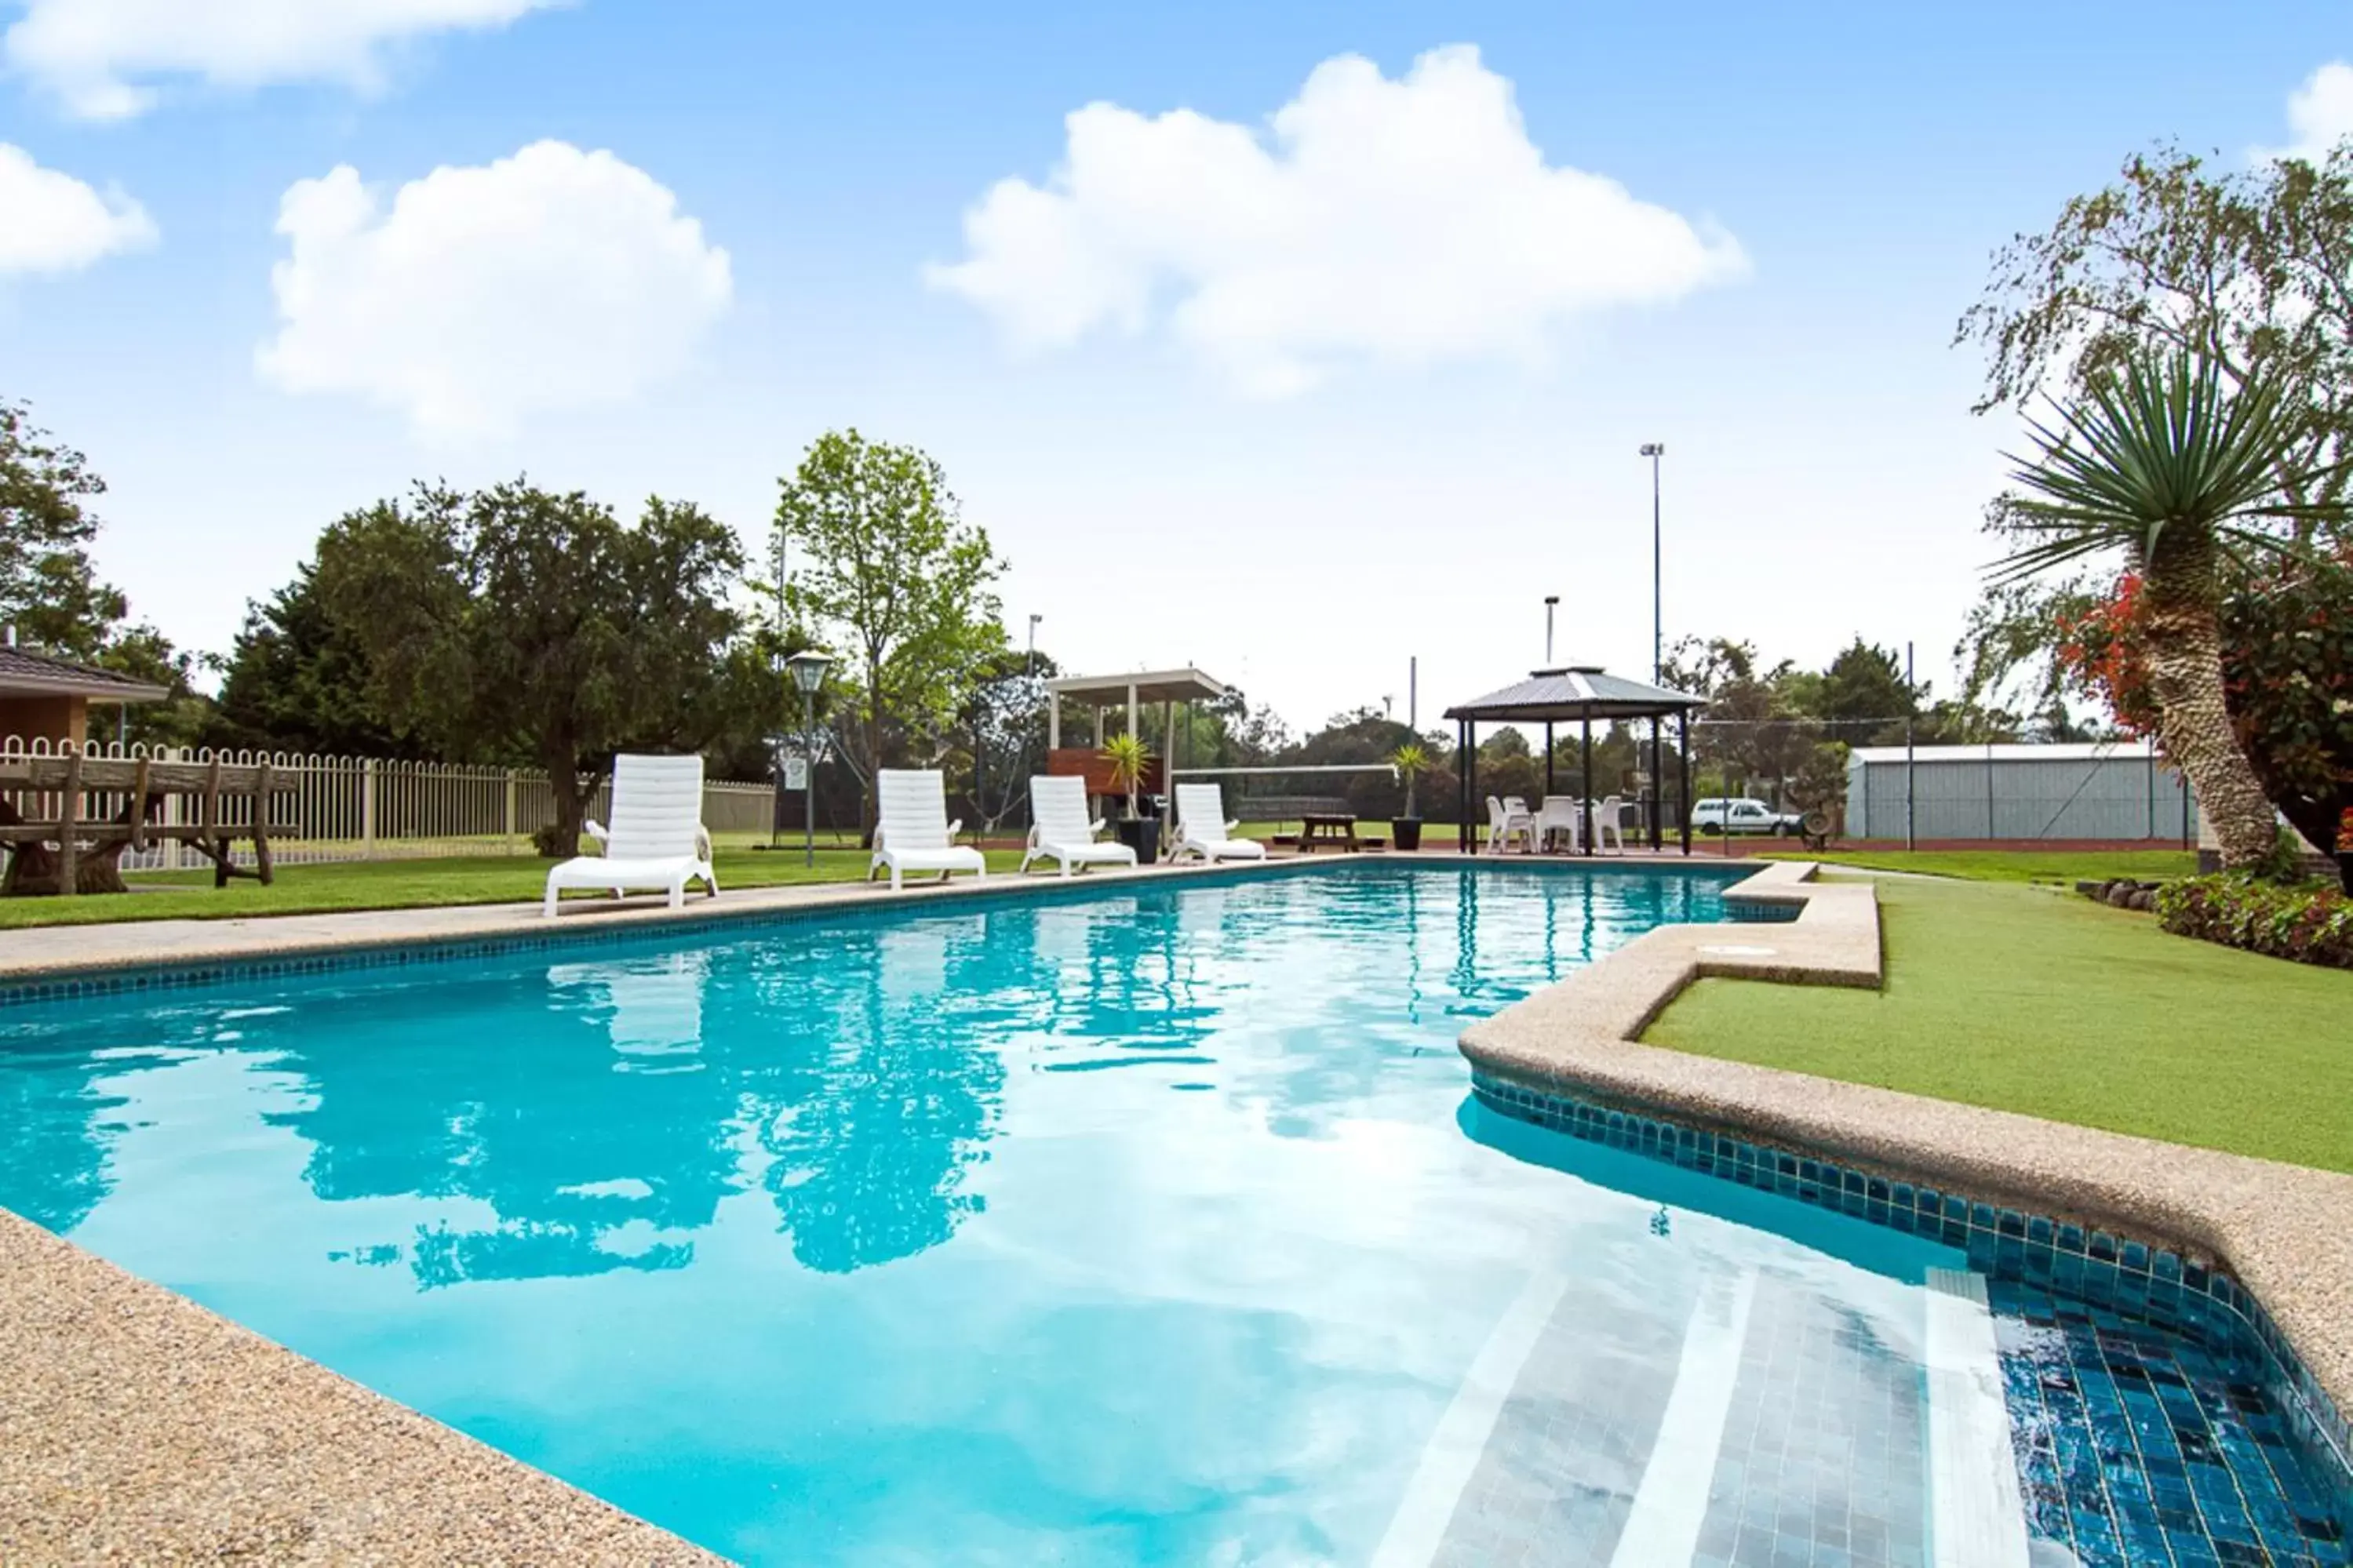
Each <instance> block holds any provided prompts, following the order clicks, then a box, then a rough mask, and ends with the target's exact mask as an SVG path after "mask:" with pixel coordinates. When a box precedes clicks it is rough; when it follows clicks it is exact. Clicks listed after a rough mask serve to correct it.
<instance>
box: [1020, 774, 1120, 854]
mask: <svg viewBox="0 0 2353 1568" xmlns="http://www.w3.org/2000/svg"><path fill="white" fill-rule="evenodd" d="M1029 816H1030V818H1031V823H1032V826H1031V827H1030V829H1029V847H1027V848H1025V849H1024V850H1023V851H1022V853H1021V869H1022V870H1023V871H1027V870H1029V863H1030V862H1031V861H1032V860H1053V861H1056V862H1058V863H1060V866H1061V868H1062V875H1063V876H1065V877H1067V876H1069V875H1070V874H1071V868H1072V867H1074V866H1133V865H1134V864H1135V851H1134V850H1133V849H1131V848H1129V847H1127V846H1126V845H1124V844H1106V843H1103V842H1102V841H1100V840H1098V839H1097V838H1096V837H1095V835H1096V834H1098V833H1101V832H1102V831H1103V823H1102V821H1101V820H1100V819H1097V820H1094V821H1089V820H1088V819H1087V781H1086V780H1084V779H1082V778H1079V777H1077V776H1075V775H1073V774H1069V773H1063V774H1058V775H1055V776H1053V777H1048V776H1047V775H1045V774H1043V773H1038V774H1033V775H1031V777H1030V780H1029Z"/></svg>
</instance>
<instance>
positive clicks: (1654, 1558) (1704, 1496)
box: [1609, 1269, 1757, 1568]
mask: <svg viewBox="0 0 2353 1568" xmlns="http://www.w3.org/2000/svg"><path fill="white" fill-rule="evenodd" d="M1756 1299H1757V1274H1756V1271H1755V1270H1753V1269H1751V1270H1749V1271H1747V1272H1745V1273H1743V1274H1740V1275H1738V1276H1737V1277H1736V1278H1734V1279H1731V1280H1730V1281H1729V1282H1725V1281H1715V1282H1714V1284H1713V1286H1712V1288H1711V1289H1708V1290H1706V1291H1705V1292H1704V1293H1703V1294H1702V1295H1701V1297H1700V1300H1699V1305H1698V1306H1697V1307H1696V1308H1694V1310H1693V1312H1692V1316H1691V1323H1690V1325H1689V1326H1688V1327H1687V1328H1686V1329H1685V1330H1684V1331H1683V1358H1682V1360H1681V1361H1680V1362H1679V1363H1677V1365H1676V1368H1675V1383H1674V1387H1673V1389H1672V1391H1671V1392H1670V1393H1669V1394H1668V1395H1667V1407H1666V1410H1665V1412H1664V1414H1662V1415H1661V1416H1660V1417H1659V1432H1658V1436H1656V1437H1654V1438H1653V1439H1651V1458H1650V1462H1649V1463H1648V1464H1647V1465H1645V1466H1644V1467H1643V1468H1642V1480H1641V1485H1640V1486H1639V1487H1638V1488H1636V1489H1635V1492H1634V1506H1633V1509H1632V1510H1631V1511H1630V1513H1629V1514H1628V1515H1627V1517H1626V1527H1625V1529H1624V1530H1623V1531H1620V1533H1619V1536H1618V1549H1617V1551H1616V1552H1613V1553H1612V1554H1611V1556H1610V1559H1609V1562H1610V1568H1652V1565H1655V1564H1658V1563H1689V1562H1690V1561H1691V1560H1692V1554H1693V1553H1694V1552H1696V1551H1697V1550H1698V1548H1699V1537H1700V1531H1701V1529H1702V1528H1703V1527H1704V1525H1705V1524H1706V1522H1707V1511H1708V1487H1709V1483H1710V1482H1711V1481H1712V1480H1713V1479H1715V1460H1716V1454H1717V1452H1718V1451H1719V1450H1720V1449H1721V1448H1722V1447H1724V1424H1725V1418H1726V1417H1728V1416H1729V1415H1731V1413H1732V1391H1733V1388H1734V1386H1735V1385H1736V1384H1737V1383H1738V1382H1739V1378H1740V1361H1741V1348H1742V1346H1743V1345H1744V1344H1745V1343H1746V1341H1747V1338H1748V1312H1749V1309H1750V1307H1751V1306H1752V1305H1753V1304H1754V1302H1755V1301H1756Z"/></svg>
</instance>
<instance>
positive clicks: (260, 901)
mask: <svg viewBox="0 0 2353 1568" xmlns="http://www.w3.org/2000/svg"><path fill="white" fill-rule="evenodd" d="M869 859H870V857H869V855H868V854H867V852H866V851H865V850H863V849H856V848H841V849H830V848H827V847H822V846H820V847H818V851H817V865H816V867H815V868H814V869H811V868H805V867H804V866H803V865H802V864H801V851H800V849H799V848H798V847H789V848H786V849H779V850H774V851H770V850H754V849H748V848H730V847H726V846H724V845H723V846H721V847H720V848H719V851H718V854H717V856H716V857H715V859H714V862H713V869H715V870H716V871H717V872H718V873H719V886H720V887H721V888H722V889H730V888H765V887H776V886H779V885H782V884H786V883H796V882H841V881H856V880H858V879H860V878H861V877H863V876H865V875H866V868H867V864H868V861H869ZM1020 863H1021V856H1020V854H1019V852H1018V851H1008V850H998V849H992V850H990V851H988V868H989V869H990V870H991V871H1010V870H1012V869H1013V868H1015V867H1016V866H1018V865H1019V864H1020ZM547 868H548V862H547V861H545V860H542V859H539V858H535V857H532V856H499V855H490V856H479V857H468V858H442V859H429V860H354V861H346V862H341V863H337V864H332V865H324V866H281V867H280V868H278V875H277V879H276V880H274V881H272V882H271V883H270V884H269V886H268V887H266V888H265V887H263V886H262V885H261V884H260V883H259V882H254V881H248V880H246V879H237V880H236V881H233V882H231V883H230V884H229V885H228V886H227V887H226V888H215V887H214V886H213V885H212V880H213V874H212V872H211V871H210V870H202V871H180V872H171V873H153V874H148V875H140V874H135V873H134V874H132V875H130V876H127V877H125V878H124V880H125V881H127V882H129V883H130V884H131V885H132V887H133V888H134V889H138V890H137V891H134V892H130V893H108V894H95V895H90V896H87V897H82V898H72V899H0V931H5V930H9V929H12V928H21V927H26V926H48V925H94V924H101V923H105V922H109V921H135V920H230V919H235V918H237V917H239V916H244V915H293V914H317V913H320V912H322V911H324V910H399V909H426V908H431V907H434V906H438V905H445V904H501V903H514V902H520V901H522V900H535V899H537V898H538V897H539V896H540V894H541V891H542V890H543V889H544V888H545V887H546V884H547ZM586 896H587V895H585V894H580V893H574V894H571V895H570V897H571V898H574V899H581V898H585V897H586ZM701 897H702V893H701V891H700V889H696V890H694V891H691V892H690V893H689V894H688V899H689V900H690V901H691V900H695V899H699V898H701Z"/></svg>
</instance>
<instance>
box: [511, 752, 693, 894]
mask: <svg viewBox="0 0 2353 1568" xmlns="http://www.w3.org/2000/svg"><path fill="white" fill-rule="evenodd" d="M612 817H613V825H612V826H611V827H610V828H609V829H607V828H606V827H603V826H599V825H597V824H596V823H594V822H591V823H589V824H587V825H586V828H587V833H588V837H591V838H594V839H596V841H597V843H598V844H600V845H601V846H603V847H604V851H605V852H604V853H603V854H601V855H576V856H575V857H573V858H571V859H569V860H566V861H565V862H563V863H562V864H561V865H558V866H554V867H552V868H549V870H548V873H547V893H546V896H545V898H544V899H543V900H541V903H540V913H541V914H542V915H543V916H553V915H554V913H555V903H556V900H557V898H558V896H559V895H561V894H562V893H563V891H564V890H565V889H567V888H596V889H611V890H612V894H613V896H614V897H615V898H619V897H620V896H621V895H622V894H623V893H625V892H627V891H628V889H632V888H641V889H648V890H651V891H664V892H667V893H669V894H670V908H671V909H674V910H675V909H681V908H683V907H684V906H685V904H686V885H687V883H689V882H691V881H695V880H697V879H700V880H701V881H702V885H703V886H704V887H705V888H707V889H710V892H711V896H712V898H717V897H718V896H719V874H718V873H717V872H716V871H713V870H712V868H711V836H710V835H709V834H708V833H705V832H704V831H703V830H702V758H701V757H643V756H632V755H628V754H624V755H621V756H617V757H615V758H614V759H613V811H612Z"/></svg>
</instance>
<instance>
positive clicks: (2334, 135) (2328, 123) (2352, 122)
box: [2255, 60, 2353, 163]
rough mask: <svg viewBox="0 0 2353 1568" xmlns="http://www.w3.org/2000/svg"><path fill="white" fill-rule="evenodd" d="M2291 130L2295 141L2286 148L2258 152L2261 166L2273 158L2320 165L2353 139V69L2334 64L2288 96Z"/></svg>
mask: <svg viewBox="0 0 2353 1568" xmlns="http://www.w3.org/2000/svg"><path fill="white" fill-rule="evenodd" d="M2287 126H2288V131H2289V133H2290V134H2292V135H2293V136H2294V137H2295V142H2293V143H2292V144H2290V145H2288V146H2285V147H2263V148H2258V149H2257V150H2256V152H2255V159H2256V161H2257V162H2258V163H2261V162H2263V161H2264V160H2267V159H2273V158H2304V159H2308V160H2309V161H2311V162H2313V163H2319V162H2320V161H2321V160H2323V159H2325V158H2327V156H2328V154H2329V152H2330V150H2331V149H2333V148H2334V147H2335V146H2336V145H2337V143H2338V142H2342V141H2343V140H2345V138H2347V137H2348V136H2353V65H2347V64H2346V63H2345V62H2344V61H2342V60H2331V61H2329V62H2328V64H2327V65H2325V66H2322V67H2321V68H2319V69H2318V70H2316V71H2315V72H2313V73H2312V75H2310V76H2309V77H2307V78H2306V79H2305V82H2304V85H2303V86H2302V87H2299V88H2297V89H2295V91H2294V92H2292V93H2290V94H2288V98H2287Z"/></svg>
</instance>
